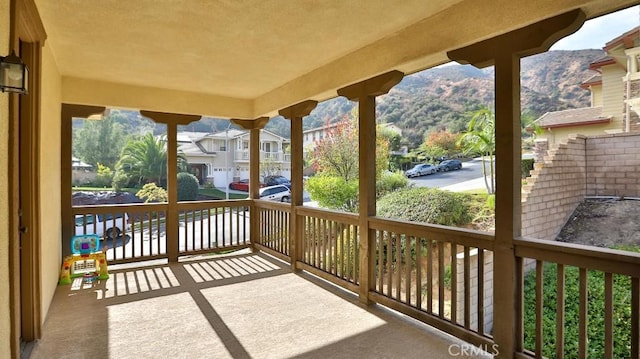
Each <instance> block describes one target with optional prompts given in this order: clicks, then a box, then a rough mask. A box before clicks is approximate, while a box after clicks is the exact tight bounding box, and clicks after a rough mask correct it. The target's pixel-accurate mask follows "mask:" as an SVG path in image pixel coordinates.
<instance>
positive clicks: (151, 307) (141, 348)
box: [31, 252, 490, 359]
mask: <svg viewBox="0 0 640 359" xmlns="http://www.w3.org/2000/svg"><path fill="white" fill-rule="evenodd" d="M136 265H137V266H136V267H131V266H129V267H128V268H123V267H121V268H119V269H116V268H115V267H113V268H110V275H111V276H110V278H109V279H108V280H105V281H102V282H96V283H93V284H92V285H88V284H84V283H82V280H81V279H80V278H78V279H76V280H75V281H74V283H73V284H71V285H64V286H59V287H58V288H57V291H56V293H55V297H54V300H53V303H52V305H51V309H50V311H49V315H48V318H47V320H46V322H45V325H44V327H43V336H42V339H41V340H40V341H39V342H38V343H37V345H36V346H35V348H34V349H33V352H32V353H31V358H34V359H40V358H46V359H49V358H114V359H120V358H450V357H452V356H454V355H455V354H458V355H456V356H457V357H465V358H469V357H482V356H469V355H464V356H462V355H459V353H460V348H461V347H465V346H467V347H468V344H466V343H464V342H462V341H460V340H458V339H456V338H454V337H452V336H449V335H447V334H444V333H442V332H440V331H438V330H435V329H433V328H431V327H428V326H426V325H424V324H422V323H419V322H417V321H415V320H413V319H411V318H408V317H406V316H403V315H401V314H398V313H396V312H393V311H391V310H388V309H386V308H383V307H381V306H377V305H374V306H369V307H366V306H362V305H360V304H359V303H358V300H357V297H356V296H355V295H353V294H352V293H349V292H346V291H343V290H342V289H340V288H337V287H335V286H332V285H330V284H328V283H326V282H324V281H322V280H319V279H317V278H316V277H314V276H311V275H308V274H305V273H300V274H294V273H292V272H291V271H290V270H289V268H288V266H287V264H285V263H283V262H280V261H279V260H276V259H274V258H272V257H270V256H268V255H265V254H263V253H248V252H245V253H243V254H234V255H227V256H215V257H199V258H198V259H197V260H186V261H181V262H179V263H172V264H160V265H158V264H156V265H151V266H144V267H142V266H140V264H136ZM452 354H453V355H452ZM486 357H490V356H488V355H487V356H486Z"/></svg>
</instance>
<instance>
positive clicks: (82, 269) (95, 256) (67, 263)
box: [58, 234, 109, 284]
mask: <svg viewBox="0 0 640 359" xmlns="http://www.w3.org/2000/svg"><path fill="white" fill-rule="evenodd" d="M71 253H72V254H71V255H70V256H67V257H65V258H64V261H62V269H61V270H60V281H58V284H71V279H72V278H76V277H83V276H85V274H87V273H91V274H93V273H97V278H98V279H107V278H109V270H108V268H107V257H106V256H105V252H104V251H102V250H100V237H98V236H97V235H95V234H84V235H80V236H73V238H71Z"/></svg>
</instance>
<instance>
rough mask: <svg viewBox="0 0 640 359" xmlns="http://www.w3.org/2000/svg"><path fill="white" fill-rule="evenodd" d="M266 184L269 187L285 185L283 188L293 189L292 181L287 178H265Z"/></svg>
mask: <svg viewBox="0 0 640 359" xmlns="http://www.w3.org/2000/svg"><path fill="white" fill-rule="evenodd" d="M264 184H265V185H267V186H276V185H279V184H281V185H283V186H287V188H289V189H291V181H289V180H288V179H287V178H286V177H284V176H266V177H265V178H264Z"/></svg>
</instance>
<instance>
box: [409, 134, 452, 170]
mask: <svg viewBox="0 0 640 359" xmlns="http://www.w3.org/2000/svg"><path fill="white" fill-rule="evenodd" d="M459 139H460V134H459V133H452V132H449V131H447V130H440V131H432V132H429V133H428V134H427V135H426V136H425V141H424V143H422V145H420V147H418V148H417V149H416V150H414V151H413V152H412V155H413V156H415V157H416V158H418V159H422V160H423V161H424V160H426V159H429V160H430V161H431V162H434V160H435V159H437V158H442V157H445V158H448V157H451V156H453V155H456V154H458V153H460V145H459V143H458V141H459Z"/></svg>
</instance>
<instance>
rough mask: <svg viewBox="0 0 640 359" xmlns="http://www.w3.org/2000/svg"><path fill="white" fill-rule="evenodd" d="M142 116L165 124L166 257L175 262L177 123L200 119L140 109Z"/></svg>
mask: <svg viewBox="0 0 640 359" xmlns="http://www.w3.org/2000/svg"><path fill="white" fill-rule="evenodd" d="M140 114H141V115H142V116H145V117H148V118H150V119H152V120H154V121H156V122H160V123H166V124H167V195H168V201H169V203H168V205H167V218H166V219H167V220H166V222H165V226H166V230H167V257H168V259H169V262H177V261H178V255H179V252H180V250H179V242H180V237H179V236H180V233H179V231H178V227H179V214H178V125H188V124H189V123H191V122H194V121H198V120H200V116H194V115H181V114H173V113H165V112H153V111H140Z"/></svg>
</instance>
